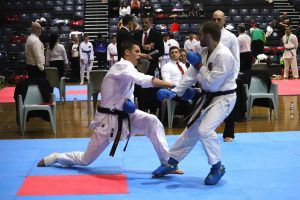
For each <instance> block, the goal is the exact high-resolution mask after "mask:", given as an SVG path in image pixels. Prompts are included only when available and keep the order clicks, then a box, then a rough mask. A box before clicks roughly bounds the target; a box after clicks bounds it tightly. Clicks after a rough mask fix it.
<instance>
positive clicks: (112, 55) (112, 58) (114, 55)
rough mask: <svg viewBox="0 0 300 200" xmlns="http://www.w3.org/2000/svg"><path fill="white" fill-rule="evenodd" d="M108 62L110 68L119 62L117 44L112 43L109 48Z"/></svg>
mask: <svg viewBox="0 0 300 200" xmlns="http://www.w3.org/2000/svg"><path fill="white" fill-rule="evenodd" d="M107 61H108V62H109V68H110V67H111V66H113V65H114V64H115V63H116V62H117V61H118V50H117V43H115V44H113V43H110V44H109V45H108V46H107Z"/></svg>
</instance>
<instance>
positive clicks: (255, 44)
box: [250, 23, 266, 58]
mask: <svg viewBox="0 0 300 200" xmlns="http://www.w3.org/2000/svg"><path fill="white" fill-rule="evenodd" d="M252 26H253V27H252V31H251V32H250V37H251V52H252V55H253V56H254V57H255V58H256V57H257V55H259V54H262V53H264V44H265V41H266V37H265V33H264V32H263V31H262V30H261V29H259V28H258V27H257V26H256V24H255V23H254V24H253V25H252Z"/></svg>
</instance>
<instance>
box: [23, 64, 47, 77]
mask: <svg viewBox="0 0 300 200" xmlns="http://www.w3.org/2000/svg"><path fill="white" fill-rule="evenodd" d="M27 73H28V76H29V78H44V79H46V72H45V70H43V71H41V70H40V69H39V68H38V66H35V65H27Z"/></svg>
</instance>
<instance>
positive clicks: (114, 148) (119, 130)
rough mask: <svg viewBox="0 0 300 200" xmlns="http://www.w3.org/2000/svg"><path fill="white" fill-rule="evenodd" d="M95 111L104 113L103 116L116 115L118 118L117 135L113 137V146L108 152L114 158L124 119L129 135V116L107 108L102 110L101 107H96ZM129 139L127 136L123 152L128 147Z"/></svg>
mask: <svg viewBox="0 0 300 200" xmlns="http://www.w3.org/2000/svg"><path fill="white" fill-rule="evenodd" d="M97 110H98V112H99V113H105V114H111V115H117V116H118V131H117V135H116V137H115V140H114V143H113V146H112V148H111V150H110V153H109V155H110V156H112V157H114V155H115V152H116V149H117V147H118V144H119V141H120V138H121V134H122V122H123V120H125V119H127V120H128V127H129V133H130V131H131V126H130V119H129V114H128V113H126V112H124V111H121V110H116V109H109V108H103V107H98V109H97ZM110 137H113V135H112V134H111V136H110ZM129 137H130V134H129V136H128V140H127V142H126V145H125V147H124V149H123V151H125V150H126V147H127V145H128V141H129Z"/></svg>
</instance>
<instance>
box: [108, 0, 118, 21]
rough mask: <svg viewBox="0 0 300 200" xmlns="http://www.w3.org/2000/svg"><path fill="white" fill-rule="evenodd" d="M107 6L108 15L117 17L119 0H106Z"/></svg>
mask: <svg viewBox="0 0 300 200" xmlns="http://www.w3.org/2000/svg"><path fill="white" fill-rule="evenodd" d="M108 3H109V4H108V6H109V16H110V17H111V18H114V17H118V16H119V6H120V3H119V0H109V1H108Z"/></svg>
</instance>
